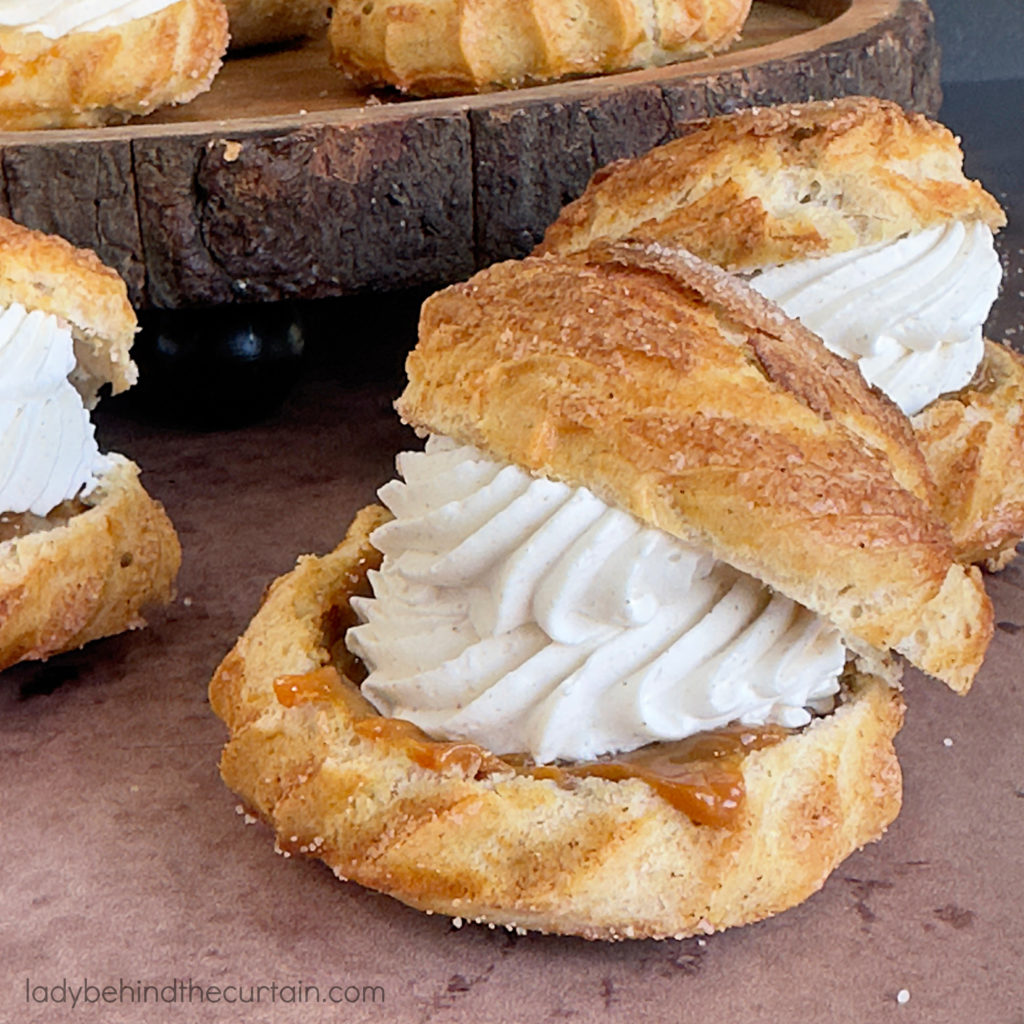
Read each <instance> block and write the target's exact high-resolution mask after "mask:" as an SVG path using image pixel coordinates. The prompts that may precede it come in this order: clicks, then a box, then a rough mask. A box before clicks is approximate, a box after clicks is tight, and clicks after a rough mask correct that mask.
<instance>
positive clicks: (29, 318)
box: [0, 304, 108, 516]
mask: <svg viewBox="0 0 1024 1024" xmlns="http://www.w3.org/2000/svg"><path fill="white" fill-rule="evenodd" d="M74 366H75V355H74V342H73V340H72V337H71V331H70V329H69V328H68V327H66V326H63V325H62V324H61V323H60V322H59V321H58V319H57V318H56V317H55V316H53V315H52V314H50V313H44V312H42V311H41V310H33V311H32V312H31V313H29V312H27V311H26V309H25V308H24V307H23V306H21V305H18V304H14V305H12V306H9V307H7V308H6V309H4V310H2V311H0V511H4V512H17V513H20V512H26V511H27V512H32V513H33V514H35V515H39V516H45V515H46V514H47V513H48V512H50V511H51V510H52V509H53V508H54V507H55V506H56V505H59V504H60V503H61V502H62V501H65V500H68V499H70V498H73V497H75V496H76V495H78V494H79V493H80V492H82V491H83V490H85V491H88V490H89V489H90V488H91V487H92V486H93V485H94V484H95V482H96V478H97V477H98V476H100V475H102V474H103V473H104V472H105V471H106V469H107V468H108V462H107V460H106V459H105V457H104V456H102V455H101V454H100V452H99V448H98V447H97V445H96V437H95V430H94V428H93V425H92V423H91V422H90V420H89V414H88V412H87V411H86V409H85V407H84V406H83V404H82V398H81V396H80V395H79V393H78V391H76V390H75V388H74V386H73V385H72V384H71V382H70V381H69V380H68V374H69V373H70V372H71V371H72V369H73V368H74Z"/></svg>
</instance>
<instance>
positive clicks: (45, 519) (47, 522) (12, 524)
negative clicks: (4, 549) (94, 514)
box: [0, 498, 90, 544]
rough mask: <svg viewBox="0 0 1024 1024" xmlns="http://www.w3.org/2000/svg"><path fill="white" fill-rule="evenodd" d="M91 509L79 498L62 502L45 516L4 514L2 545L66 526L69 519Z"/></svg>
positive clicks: (0, 525)
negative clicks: (19, 538)
mask: <svg viewBox="0 0 1024 1024" xmlns="http://www.w3.org/2000/svg"><path fill="white" fill-rule="evenodd" d="M89 507H90V506H88V505H86V504H85V502H83V501H80V500H79V499H78V498H73V499H72V500H71V501H62V502H61V503H60V504H59V505H57V506H56V508H54V509H52V510H51V511H50V512H49V513H47V514H46V515H45V516H37V515H34V514H33V513H31V512H4V513H2V514H0V544H2V543H4V542H5V541H8V540H14V539H15V538H17V537H24V536H26V535H27V534H29V533H39V532H41V531H43V530H55V529H57V528H58V527H60V526H66V525H67V523H68V520H69V519H71V518H72V517H73V516H77V515H78V514H79V513H80V512H85V511H86V510H87V509H88V508H89Z"/></svg>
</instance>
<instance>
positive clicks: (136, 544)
mask: <svg viewBox="0 0 1024 1024" xmlns="http://www.w3.org/2000/svg"><path fill="white" fill-rule="evenodd" d="M110 458H111V459H112V460H113V466H112V468H111V469H110V471H109V472H108V473H107V474H106V475H105V476H104V477H103V478H102V479H101V480H100V481H99V485H98V486H97V487H96V488H95V489H94V491H93V492H92V493H91V494H90V495H88V496H87V497H86V499H85V503H86V504H87V505H89V506H90V507H89V508H87V509H86V510H85V511H83V512H79V513H78V514H77V515H74V516H72V517H71V518H70V519H69V520H68V521H67V522H66V523H65V524H64V525H61V526H56V527H54V528H53V529H46V530H36V531H34V532H32V533H28V534H26V535H24V536H22V537H18V538H14V539H11V540H7V541H5V542H3V543H2V544H0V668H7V667H8V666H9V665H13V664H14V663H16V662H18V661H28V660H39V659H45V658H48V657H50V655H52V654H57V653H59V652H61V651H69V650H73V649H74V648H77V647H81V646H82V645H83V644H85V643H88V642H89V641H90V640H96V639H98V638H100V637H104V636H111V635H113V634H115V633H120V632H123V631H124V630H126V629H137V628H139V627H141V626H143V625H145V620H144V619H143V617H142V612H143V610H144V609H145V608H147V607H149V606H151V605H155V604H166V603H167V602H168V601H170V599H171V596H172V592H173V584H174V578H175V576H176V575H177V572H178V566H179V564H180V562H181V548H180V547H179V545H178V538H177V535H176V534H175V532H174V528H173V526H172V525H171V522H170V520H169V519H168V518H167V514H166V513H165V512H164V510H163V507H162V506H161V505H160V503H159V502H157V501H154V500H153V498H151V497H150V496H149V495H148V494H147V493H146V491H145V489H144V488H143V486H142V484H141V483H140V482H139V471H138V467H136V466H135V465H134V464H133V463H132V462H129V461H128V460H127V459H125V458H124V457H123V456H120V455H113V456H110Z"/></svg>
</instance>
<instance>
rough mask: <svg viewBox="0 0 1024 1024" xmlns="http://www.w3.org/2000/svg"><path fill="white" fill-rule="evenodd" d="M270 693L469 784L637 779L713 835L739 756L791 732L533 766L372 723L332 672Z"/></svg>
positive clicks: (705, 739)
mask: <svg viewBox="0 0 1024 1024" xmlns="http://www.w3.org/2000/svg"><path fill="white" fill-rule="evenodd" d="M363 675H365V672H363ZM274 693H275V695H276V696H277V700H278V702H279V703H280V704H282V705H283V706H284V707H288V708H292V707H296V706H298V705H300V704H308V703H318V702H329V703H332V704H335V705H339V706H341V707H343V708H344V709H345V711H346V712H347V714H348V715H349V717H350V718H351V720H352V728H353V730H354V731H355V733H356V734H357V735H358V736H360V737H362V738H363V739H367V740H374V741H378V742H382V743H385V744H387V745H388V746H389V747H391V748H392V749H394V748H398V749H400V750H401V751H402V753H404V754H405V755H406V756H407V757H408V758H409V759H410V760H411V761H413V762H414V763H415V764H417V765H418V766H419V767H421V768H424V769H426V770H428V771H435V772H441V771H445V770H447V769H450V768H454V769H456V770H458V771H459V772H461V773H463V774H465V775H466V776H467V777H473V778H482V777H485V776H487V775H491V774H495V773H498V772H502V771H515V772H517V773H518V774H520V775H529V776H531V777H532V778H535V779H550V780H551V781H553V782H555V783H556V784H557V785H559V786H561V787H563V788H567V789H568V788H571V787H572V786H573V785H574V784H575V782H576V780H578V779H583V778H600V779H607V780H609V781H611V782H621V781H623V780H625V779H639V780H640V781H641V782H645V783H646V784H647V785H648V786H650V787H651V789H653V790H654V792H655V793H657V794H658V795H659V796H660V797H662V799H664V800H665V801H667V802H668V803H669V804H670V805H671V806H672V807H674V808H675V809H676V810H678V811H681V812H682V813H683V814H685V815H687V817H689V818H690V819H691V820H692V821H694V822H696V823H697V824H699V825H710V826H712V827H714V828H730V827H732V826H734V825H735V824H736V823H737V821H738V819H739V815H740V812H741V810H742V807H743V800H744V796H745V792H744V785H743V759H744V758H745V757H746V755H747V754H749V753H750V752H751V751H754V750H763V749H764V748H765V747H770V746H773V745H774V744H776V743H779V742H781V741H782V740H784V739H785V738H786V737H787V736H789V735H790V734H791V730H789V729H786V728H783V727H782V726H776V725H763V726H756V727H755V726H741V725H733V726H726V727H725V728H722V729H714V730H709V731H708V732H702V733H698V734H697V735H696V736H690V737H688V738H687V739H684V740H677V741H675V742H672V743H651V744H649V745H648V746H646V747H641V748H640V749H639V750H632V751H629V752H628V753H625V754H616V755H613V756H610V757H606V758H600V759H596V760H594V761H586V762H579V763H573V764H546V765H536V764H534V763H533V762H532V760H531V759H530V758H529V757H528V756H526V755H525V754H502V755H500V756H498V755H495V754H492V753H491V752H490V751H488V750H486V749H485V748H484V747H481V746H479V745H478V744H476V743H470V742H468V741H455V742H448V741H444V740H435V739H431V737H430V736H428V735H427V734H426V733H425V732H424V731H423V730H422V729H420V728H419V727H418V726H416V725H413V723H412V722H407V721H405V720H404V719H400V718H387V717H384V716H382V715H379V714H377V712H376V711H375V710H374V708H373V706H372V705H371V704H370V703H369V701H367V700H366V698H365V697H363V695H362V694H361V693H360V692H359V688H358V686H357V685H356V684H355V683H354V682H353V681H351V679H349V678H346V677H345V675H344V674H343V673H342V672H340V671H339V669H338V668H337V667H336V666H335V665H325V666H323V667H322V668H317V669H314V670H313V671H311V672H305V673H302V674H300V675H285V676H280V677H279V678H278V679H275V680H274Z"/></svg>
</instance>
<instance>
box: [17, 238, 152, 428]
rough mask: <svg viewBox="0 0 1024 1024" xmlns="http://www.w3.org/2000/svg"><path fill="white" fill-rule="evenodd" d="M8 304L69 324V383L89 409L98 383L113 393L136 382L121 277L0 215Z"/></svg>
mask: <svg viewBox="0 0 1024 1024" xmlns="http://www.w3.org/2000/svg"><path fill="white" fill-rule="evenodd" d="M14 303H20V304H21V305H22V306H24V307H25V308H26V309H28V310H30V311H31V310H34V309H39V310H42V311H44V312H46V313H52V314H53V315H54V316H56V317H58V318H60V319H61V320H63V321H66V322H67V323H68V324H69V325H70V327H71V333H72V336H73V337H74V341H75V357H76V359H77V361H78V365H77V366H76V368H75V370H74V372H73V373H72V375H71V381H72V383H73V384H74V385H75V387H76V388H78V390H79V392H80V393H81V395H82V398H83V400H84V401H85V403H86V405H87V406H89V407H90V408H91V407H92V406H93V405H95V404H96V399H97V394H98V392H99V389H100V388H101V387H102V386H103V385H104V384H106V383H109V384H110V385H111V389H112V391H113V393H114V394H117V393H118V392H121V391H124V390H125V389H126V388H129V387H131V386H132V384H134V383H135V381H136V380H137V378H138V369H137V367H136V366H135V364H134V363H133V362H132V360H131V356H130V355H129V352H130V350H131V346H132V341H133V339H134V337H135V331H136V327H137V322H136V319H135V313H134V311H133V310H132V307H131V304H130V303H129V302H128V292H127V288H126V287H125V284H124V281H123V280H122V279H121V277H120V276H119V275H118V274H117V273H116V272H115V271H113V270H111V269H110V268H109V267H107V266H104V264H103V263H101V262H100V260H99V258H98V257H97V256H96V254H95V253H94V252H92V251H90V250H88V249H79V248H76V247H75V246H73V245H71V244H70V243H69V242H67V241H65V240H64V239H63V238H59V237H57V236H56V235H47V234H43V233H42V232H40V231H32V230H30V229H29V228H25V227H22V226H21V225H20V224H15V223H14V222H13V221H10V220H6V219H4V218H0V307H7V306H10V305H13V304H14Z"/></svg>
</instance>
